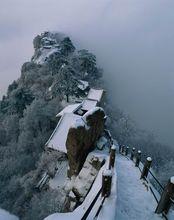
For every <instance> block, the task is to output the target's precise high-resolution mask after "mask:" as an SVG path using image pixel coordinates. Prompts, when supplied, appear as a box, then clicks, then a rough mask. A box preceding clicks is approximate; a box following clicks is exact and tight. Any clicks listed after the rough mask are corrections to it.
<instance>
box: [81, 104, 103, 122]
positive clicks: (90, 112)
mask: <svg viewBox="0 0 174 220" xmlns="http://www.w3.org/2000/svg"><path fill="white" fill-rule="evenodd" d="M98 110H101V111H103V109H102V108H101V107H94V108H92V109H91V110H89V111H88V112H86V113H85V114H84V115H83V117H82V118H83V120H84V121H85V122H86V119H87V117H88V116H90V115H93V114H94V113H95V112H96V111H98Z"/></svg>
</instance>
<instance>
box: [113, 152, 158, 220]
mask: <svg viewBox="0 0 174 220" xmlns="http://www.w3.org/2000/svg"><path fill="white" fill-rule="evenodd" d="M116 169H117V175H118V177H117V181H118V190H117V192H118V195H117V196H118V200H117V208H116V219H118V220H152V219H153V220H160V219H161V216H159V215H157V214H155V213H154V211H155V208H156V206H157V203H156V201H155V199H154V197H153V195H152V193H151V191H150V190H149V187H148V185H147V183H146V182H145V181H143V180H140V171H139V169H138V168H135V165H134V163H133V162H132V161H131V160H129V159H127V158H126V157H123V156H121V155H117V158H116Z"/></svg>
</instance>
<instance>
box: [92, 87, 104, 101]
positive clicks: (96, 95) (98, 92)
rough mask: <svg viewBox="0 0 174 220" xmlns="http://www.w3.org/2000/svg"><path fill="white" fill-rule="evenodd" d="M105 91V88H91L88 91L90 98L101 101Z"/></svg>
mask: <svg viewBox="0 0 174 220" xmlns="http://www.w3.org/2000/svg"><path fill="white" fill-rule="evenodd" d="M103 92H104V90H103V89H90V90H89V93H88V99H92V100H96V101H98V102H100V101H101V98H102V96H103Z"/></svg>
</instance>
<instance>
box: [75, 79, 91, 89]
mask: <svg viewBox="0 0 174 220" xmlns="http://www.w3.org/2000/svg"><path fill="white" fill-rule="evenodd" d="M79 82H80V83H79V84H78V86H77V87H78V88H79V89H81V90H82V91H84V90H86V89H87V88H88V87H89V83H88V81H84V80H79Z"/></svg>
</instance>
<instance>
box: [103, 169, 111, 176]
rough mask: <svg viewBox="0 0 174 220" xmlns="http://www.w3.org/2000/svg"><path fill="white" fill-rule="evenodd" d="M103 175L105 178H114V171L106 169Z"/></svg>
mask: <svg viewBox="0 0 174 220" xmlns="http://www.w3.org/2000/svg"><path fill="white" fill-rule="evenodd" d="M103 175H104V176H112V171H111V170H109V169H105V170H103Z"/></svg>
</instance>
